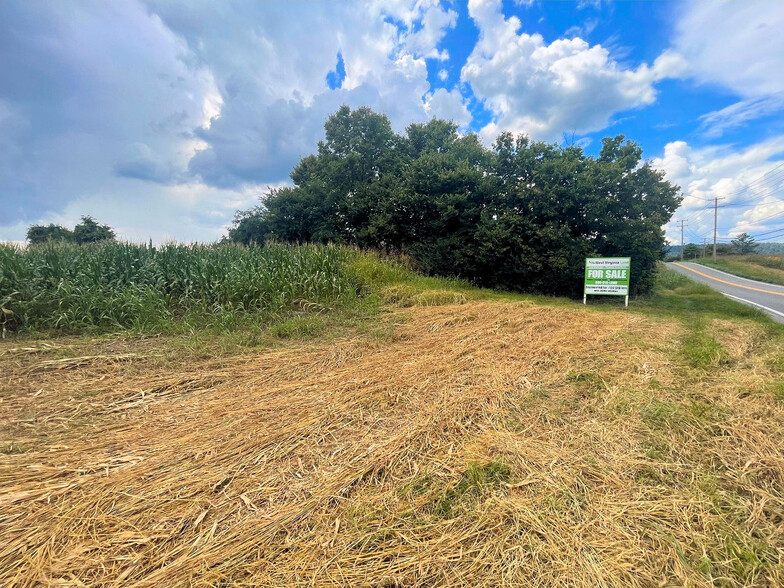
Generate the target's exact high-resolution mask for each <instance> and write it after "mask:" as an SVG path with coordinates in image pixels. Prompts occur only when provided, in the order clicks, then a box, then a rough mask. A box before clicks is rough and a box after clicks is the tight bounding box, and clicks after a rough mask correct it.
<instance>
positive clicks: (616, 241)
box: [229, 106, 681, 296]
mask: <svg viewBox="0 0 784 588" xmlns="http://www.w3.org/2000/svg"><path fill="white" fill-rule="evenodd" d="M324 129H325V139H324V140H323V141H321V142H319V144H318V149H317V152H316V153H315V154H312V155H308V156H307V157H304V158H303V159H302V160H301V161H300V162H299V163H298V164H297V165H296V166H295V167H294V169H293V170H292V172H291V179H292V182H293V186H291V187H284V188H279V189H273V190H270V192H269V193H268V194H266V195H265V196H264V197H263V198H262V200H261V203H260V204H259V205H258V206H256V207H254V208H252V209H250V210H246V211H241V212H238V213H237V215H236V217H235V220H234V224H233V226H232V227H231V229H230V231H229V239H230V240H232V241H236V242H241V243H251V242H257V243H262V242H264V241H268V240H276V241H285V242H295V243H305V242H318V243H326V242H335V243H344V244H349V245H355V246H358V247H360V248H374V249H380V250H384V251H388V252H394V253H405V254H408V255H410V256H411V257H412V258H413V259H414V260H415V261H416V263H417V264H418V265H419V266H420V268H421V269H422V270H424V271H425V272H427V273H431V274H438V275H446V276H459V277H462V278H466V279H469V280H471V281H473V282H474V283H476V284H478V285H481V286H487V287H498V288H504V289H510V290H517V291H523V292H539V293H545V294H559V295H568V296H581V295H582V282H583V272H584V259H585V257H588V256H604V257H611V256H623V257H628V256H630V257H631V258H632V272H631V290H632V293H633V294H642V293H646V292H649V291H650V290H651V289H652V287H653V283H654V273H655V268H656V263H657V261H658V260H660V259H662V257H663V254H664V253H663V252H664V244H665V240H664V232H663V231H662V226H663V225H664V224H666V223H667V222H668V221H669V220H670V218H671V216H672V214H673V212H674V211H675V210H676V208H677V207H678V205H679V204H680V201H681V198H680V196H679V188H678V186H674V185H672V184H670V183H669V182H668V181H666V180H665V179H664V175H663V172H660V171H657V170H655V169H653V168H652V167H651V166H650V164H649V163H648V162H645V161H643V160H642V150H641V149H640V147H639V145H637V144H636V143H634V142H633V141H627V140H625V137H624V136H623V135H618V136H616V137H613V138H605V139H604V140H603V142H602V148H601V151H600V153H599V155H598V157H593V156H588V155H586V154H585V153H584V152H583V150H582V148H581V147H579V146H577V145H569V146H565V147H559V146H558V145H554V144H549V143H544V142H540V141H531V140H530V139H529V138H528V137H527V136H525V135H520V136H517V137H515V136H513V135H512V134H510V133H502V134H500V135H499V136H498V138H497V139H496V141H495V142H494V144H493V146H492V148H491V149H488V148H486V147H485V146H483V145H482V143H481V142H480V140H479V138H478V137H477V136H476V135H475V134H465V135H461V134H459V133H458V132H457V126H456V125H455V124H454V123H452V122H447V121H444V120H438V119H433V120H431V121H430V122H428V123H415V124H411V125H409V126H408V127H407V129H406V131H405V134H402V135H400V134H397V133H395V132H394V131H393V130H392V127H391V124H390V122H389V119H388V118H387V117H386V116H384V115H382V114H378V113H376V112H373V111H372V110H370V109H369V108H364V107H363V108H358V109H356V110H351V109H350V108H349V107H347V106H343V107H341V108H340V109H339V110H338V111H337V112H336V113H335V114H333V115H332V116H330V117H329V118H328V120H327V121H326V124H325V125H324Z"/></svg>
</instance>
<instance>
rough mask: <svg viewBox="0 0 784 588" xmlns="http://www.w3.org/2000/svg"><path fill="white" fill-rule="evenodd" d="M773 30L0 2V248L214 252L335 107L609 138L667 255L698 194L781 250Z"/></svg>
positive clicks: (740, 14)
mask: <svg viewBox="0 0 784 588" xmlns="http://www.w3.org/2000/svg"><path fill="white" fill-rule="evenodd" d="M783 31H784V3H781V2H776V1H769V2H765V1H762V2H742V1H739V2H682V3H672V2H665V3H658V2H623V3H613V2H606V1H580V2H540V1H515V2H509V3H506V2H504V3H500V2H495V1H473V0H472V1H469V2H467V3H466V2H449V1H445V2H437V1H429V0H428V1H423V0H418V1H394V2H385V1H380V2H340V3H337V2H336V3H328V2H312V3H300V2H296V3H285V2H231V3H227V2H214V1H203V2H188V3H185V2H140V1H135V0H127V1H116V0H115V1H108V2H86V1H83V2H68V1H58V2H47V1H42V2H26V1H25V2H14V1H5V2H2V3H0V241H2V240H10V241H21V240H23V239H24V235H25V231H26V229H27V227H28V226H29V225H30V224H34V223H50V222H54V223H58V224H63V225H66V226H70V227H72V226H73V225H74V224H76V223H77V222H78V220H79V217H80V216H82V215H92V216H93V217H95V218H97V219H98V220H99V221H100V222H102V223H107V224H109V225H111V226H112V227H114V228H115V229H116V232H117V234H118V236H119V237H120V238H121V239H127V240H133V241H147V240H148V239H152V240H153V241H154V242H158V243H160V242H165V241H170V240H179V241H212V240H215V239H218V238H220V237H221V236H222V235H224V234H225V233H226V230H227V227H228V226H229V225H230V223H231V220H232V218H233V216H234V213H235V211H237V210H238V209H245V208H248V207H250V206H252V205H254V204H256V203H257V201H258V198H259V197H260V196H262V195H263V194H265V193H266V192H267V191H268V190H269V189H270V188H274V187H277V186H282V185H286V184H288V183H290V180H289V177H288V175H289V172H290V171H291V169H292V168H293V166H294V165H295V164H296V163H297V161H299V159H300V158H302V157H304V156H306V155H308V154H309V153H313V152H314V151H315V149H316V144H317V142H318V141H319V140H320V139H321V138H322V137H323V125H324V121H325V120H326V118H327V117H328V116H329V115H330V114H331V113H333V112H335V111H336V110H337V109H338V108H339V106H340V105H342V104H348V105H349V106H351V107H352V108H355V107H359V106H369V107H371V108H373V109H374V110H376V111H378V112H383V113H384V114H386V115H387V116H388V117H389V118H390V120H391V122H392V125H393V128H394V129H395V130H396V131H398V132H402V131H404V129H405V127H406V126H407V125H408V124H409V123H411V122H422V121H426V120H429V119H430V118H432V117H439V118H446V119H451V120H453V121H454V122H456V123H457V124H458V125H459V127H460V131H461V132H463V133H468V132H474V133H477V134H478V135H479V136H480V137H481V138H482V140H483V142H484V143H485V144H486V145H488V146H491V145H492V142H493V140H494V138H495V137H496V136H497V135H498V133H500V132H502V131H512V132H514V133H525V134H527V135H529V136H530V137H532V138H533V139H539V140H545V141H549V142H553V143H558V144H560V145H569V144H575V143H576V144H579V145H581V146H582V147H583V148H584V150H585V151H586V153H588V154H592V155H596V154H597V153H598V151H599V149H600V147H601V139H602V137H606V136H615V135H618V134H623V135H625V136H626V137H627V138H629V139H632V140H634V141H636V142H638V143H639V144H640V145H641V146H642V148H643V153H644V157H645V158H646V159H648V160H650V161H651V162H652V164H653V165H654V166H655V167H656V168H658V169H661V170H663V171H664V172H665V173H666V177H667V179H668V180H670V181H672V182H673V183H676V184H678V185H679V186H680V187H681V189H682V191H683V195H684V197H685V200H684V202H683V205H682V207H681V209H680V210H679V211H678V212H676V214H675V216H674V217H673V222H671V223H670V224H669V225H668V226H667V227H666V230H667V236H668V238H669V239H671V240H672V242H674V243H679V242H680V223H679V221H680V220H681V219H683V220H684V221H685V238H686V241H687V242H689V241H691V242H699V243H701V242H702V240H703V239H704V238H707V239H709V240H710V239H712V236H713V202H714V201H713V199H714V198H721V200H720V201H719V209H718V218H719V223H718V235H719V238H720V239H723V240H728V239H730V238H731V237H733V236H736V235H738V234H739V233H741V232H747V233H749V234H752V235H757V236H758V240H759V241H765V240H768V241H777V240H778V241H784V116H783V115H784V67H782V62H784V34H782V32H783ZM779 229H781V230H779ZM779 237H780V238H779Z"/></svg>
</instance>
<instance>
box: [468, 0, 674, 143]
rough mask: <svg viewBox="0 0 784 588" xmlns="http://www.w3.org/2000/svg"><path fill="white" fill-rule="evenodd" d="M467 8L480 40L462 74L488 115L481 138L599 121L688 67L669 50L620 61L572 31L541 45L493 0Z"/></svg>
mask: <svg viewBox="0 0 784 588" xmlns="http://www.w3.org/2000/svg"><path fill="white" fill-rule="evenodd" d="M468 11H469V14H470V15H471V18H472V19H473V20H474V22H475V24H476V26H477V27H478V28H479V41H478V43H477V45H476V47H474V50H473V52H472V53H471V55H470V56H469V58H468V61H467V63H466V64H465V66H463V70H462V74H461V79H462V80H463V81H464V82H467V83H469V84H471V88H472V89H473V91H474V94H475V95H476V97H477V98H478V99H479V100H481V101H483V102H484V104H485V106H486V107H488V108H489V109H490V110H491V111H492V113H493V114H494V116H495V120H494V121H493V122H491V123H490V124H488V125H487V126H486V127H485V128H484V129H482V135H483V136H484V137H485V139H486V140H491V139H492V138H493V137H494V136H495V135H496V134H497V133H498V132H500V131H502V130H511V131H514V132H519V133H527V134H530V135H532V136H534V137H536V138H540V139H547V140H553V139H556V138H559V137H560V136H561V135H562V133H564V132H569V133H571V132H576V133H578V134H580V133H587V132H590V131H595V130H599V129H602V128H605V127H607V126H608V124H609V121H610V118H611V116H612V115H613V114H615V113H617V112H619V111H623V110H627V109H631V108H636V107H640V106H645V105H648V104H651V103H653V102H654V101H655V99H656V90H655V88H654V84H655V82H657V81H660V80H663V79H665V78H672V77H680V76H683V75H684V74H685V73H686V71H687V65H686V62H685V60H684V59H683V58H682V57H681V56H680V55H679V54H677V53H675V52H672V51H666V52H664V53H662V54H661V55H660V56H659V57H658V58H657V59H656V60H655V61H654V63H653V65H652V66H648V65H647V64H642V65H640V66H639V67H637V68H636V69H626V68H624V67H623V66H621V65H620V64H619V63H617V62H616V61H614V60H613V59H612V58H611V57H610V54H609V51H608V50H607V49H605V48H604V47H602V46H601V45H593V46H591V45H589V44H588V43H587V42H586V41H584V40H582V39H580V38H578V37H575V38H572V39H559V40H557V41H554V42H553V43H551V44H549V45H547V44H546V43H545V42H544V39H543V38H542V36H541V35H539V34H533V35H529V34H526V33H518V31H519V29H520V27H521V23H520V20H519V19H518V18H516V17H510V18H505V17H504V15H503V13H502V12H501V5H500V4H499V3H497V2H482V1H479V0H471V2H469V5H468Z"/></svg>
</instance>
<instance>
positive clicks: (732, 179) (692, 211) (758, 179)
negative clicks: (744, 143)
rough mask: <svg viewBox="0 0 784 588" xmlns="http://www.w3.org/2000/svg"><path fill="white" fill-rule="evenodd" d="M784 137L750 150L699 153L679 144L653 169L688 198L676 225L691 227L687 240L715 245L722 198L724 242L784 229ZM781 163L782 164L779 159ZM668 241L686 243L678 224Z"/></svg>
mask: <svg viewBox="0 0 784 588" xmlns="http://www.w3.org/2000/svg"><path fill="white" fill-rule="evenodd" d="M782 155H784V136H779V137H776V138H773V139H769V140H767V141H763V142H760V143H757V144H755V145H752V146H750V147H747V148H745V149H740V150H737V149H734V148H732V146H710V147H702V148H694V147H692V146H690V145H689V144H688V143H686V142H685V141H673V142H671V143H668V144H667V145H666V146H665V148H664V154H663V155H662V157H659V158H655V159H654V160H653V162H652V163H653V166H654V167H656V168H658V169H661V170H663V171H664V172H665V173H666V177H667V179H668V180H670V181H671V182H673V183H675V184H678V185H679V186H680V187H681V189H682V191H683V194H684V196H685V198H684V201H683V204H682V205H681V208H680V210H679V211H678V212H677V213H676V215H675V219H681V218H682V219H685V220H686V222H687V231H686V235H685V236H686V239H687V241H692V242H701V240H702V238H703V237H707V238H708V239H709V240H712V239H713V198H717V197H718V198H722V200H721V201H720V206H721V207H722V208H720V209H719V215H718V216H719V223H718V226H719V230H718V233H719V237H732V236H737V235H739V234H740V233H743V232H746V233H749V234H756V233H760V232H765V231H768V230H771V229H774V228H777V227H781V226H784V214H779V213H784V161H782V160H781V156H782ZM777 157H778V158H779V159H778V160H776V159H775V158H777ZM667 236H668V238H669V239H670V240H671V241H672V242H675V243H680V229H679V228H676V223H675V222H672V223H670V225H669V226H668V227H667Z"/></svg>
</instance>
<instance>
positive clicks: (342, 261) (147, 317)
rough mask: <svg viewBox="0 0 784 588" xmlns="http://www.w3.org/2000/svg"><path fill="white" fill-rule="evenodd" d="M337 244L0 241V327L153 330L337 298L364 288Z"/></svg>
mask: <svg viewBox="0 0 784 588" xmlns="http://www.w3.org/2000/svg"><path fill="white" fill-rule="evenodd" d="M355 258H356V252H353V251H351V250H349V249H342V248H339V247H334V246H320V245H305V246H292V245H282V244H268V245H266V246H264V247H258V246H250V247H245V246H240V245H231V244H220V245H180V244H168V245H164V246H161V247H152V246H146V245H137V244H131V243H117V242H112V243H103V244H95V245H87V246H79V245H71V244H64V243H51V244H46V245H43V246H36V247H31V248H28V249H22V248H19V247H16V246H13V245H0V309H1V310H0V323H2V332H3V334H5V333H6V332H8V331H19V330H30V329H42V330H51V329H57V330H63V331H82V330H96V329H103V330H106V329H118V328H119V329H136V330H156V329H158V328H161V326H162V325H164V324H165V323H166V322H167V321H171V320H172V319H175V318H177V317H178V316H183V315H185V314H186V313H207V314H232V313H238V312H254V313H260V314H262V315H270V316H271V315H275V314H276V313H279V312H281V311H283V310H285V309H290V308H292V307H295V306H296V307H299V308H303V307H305V308H307V307H313V306H326V305H340V304H343V303H346V302H348V301H350V300H352V299H355V298H356V294H357V289H358V288H359V287H360V286H361V284H359V278H358V277H357V276H356V275H355V274H354V273H353V272H351V271H350V265H349V262H350V261H351V260H352V259H355Z"/></svg>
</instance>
